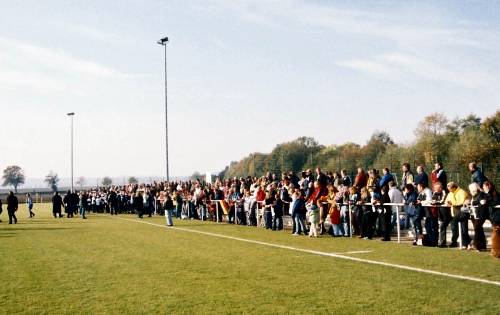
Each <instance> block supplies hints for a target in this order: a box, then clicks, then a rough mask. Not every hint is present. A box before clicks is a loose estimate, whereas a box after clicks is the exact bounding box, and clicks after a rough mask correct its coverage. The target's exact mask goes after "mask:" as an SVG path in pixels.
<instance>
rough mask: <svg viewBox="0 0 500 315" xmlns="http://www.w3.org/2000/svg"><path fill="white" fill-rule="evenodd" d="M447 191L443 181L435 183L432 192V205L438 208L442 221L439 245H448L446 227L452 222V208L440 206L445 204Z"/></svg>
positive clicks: (439, 217)
mask: <svg viewBox="0 0 500 315" xmlns="http://www.w3.org/2000/svg"><path fill="white" fill-rule="evenodd" d="M445 199H446V193H445V191H444V189H443V185H442V184H441V182H436V183H435V184H434V191H433V193H432V205H433V206H435V207H433V209H436V208H437V213H438V219H439V221H441V224H440V226H439V244H438V246H439V247H443V248H444V247H446V229H447V228H448V225H449V224H450V222H451V210H450V208H449V207H439V206H441V205H443V204H444V202H445Z"/></svg>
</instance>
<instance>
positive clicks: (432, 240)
mask: <svg viewBox="0 0 500 315" xmlns="http://www.w3.org/2000/svg"><path fill="white" fill-rule="evenodd" d="M417 191H418V197H417V208H418V213H419V220H418V221H417V220H415V224H414V226H417V225H418V227H419V231H418V232H420V235H418V236H417V229H416V228H415V235H416V236H415V240H416V242H418V241H419V240H420V239H421V238H422V237H423V236H422V223H421V220H422V218H423V217H425V231H426V233H427V234H426V241H425V242H423V241H422V243H424V245H427V246H436V245H437V234H438V231H437V217H435V216H434V213H433V212H432V207H429V206H430V205H431V204H432V191H431V190H430V189H429V188H428V187H426V186H425V185H424V183H419V184H418V185H417ZM416 242H414V243H413V245H417V244H416Z"/></svg>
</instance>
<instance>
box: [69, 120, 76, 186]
mask: <svg viewBox="0 0 500 315" xmlns="http://www.w3.org/2000/svg"><path fill="white" fill-rule="evenodd" d="M67 115H68V116H69V117H71V192H72V193H73V192H75V191H74V189H73V117H74V116H75V113H73V112H71V113H68V114H67Z"/></svg>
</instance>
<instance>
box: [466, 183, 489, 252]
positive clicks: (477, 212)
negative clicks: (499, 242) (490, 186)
mask: <svg viewBox="0 0 500 315" xmlns="http://www.w3.org/2000/svg"><path fill="white" fill-rule="evenodd" d="M469 192H470V194H471V200H470V205H471V206H472V208H473V217H471V220H472V223H473V225H474V240H473V242H472V244H473V247H474V248H475V249H476V250H478V251H481V250H485V249H486V236H485V235H484V229H483V224H484V222H485V221H486V220H488V219H489V209H488V202H487V198H486V194H485V193H484V192H482V191H481V190H480V188H479V184H477V183H471V184H470V185H469ZM471 248H472V247H471Z"/></svg>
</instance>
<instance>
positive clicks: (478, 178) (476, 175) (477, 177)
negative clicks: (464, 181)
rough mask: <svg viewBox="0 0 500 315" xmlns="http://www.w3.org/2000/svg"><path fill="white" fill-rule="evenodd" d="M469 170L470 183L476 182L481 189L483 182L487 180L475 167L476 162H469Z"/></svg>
mask: <svg viewBox="0 0 500 315" xmlns="http://www.w3.org/2000/svg"><path fill="white" fill-rule="evenodd" d="M469 171H470V173H471V178H470V181H471V183H477V184H478V185H479V187H481V189H483V183H484V182H485V181H487V180H488V178H486V176H484V174H483V172H481V170H480V169H479V167H477V165H476V163H469Z"/></svg>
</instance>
